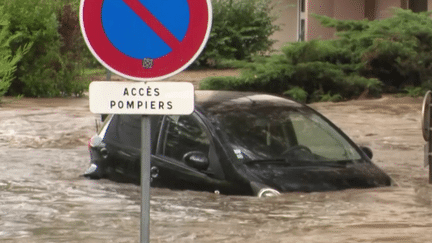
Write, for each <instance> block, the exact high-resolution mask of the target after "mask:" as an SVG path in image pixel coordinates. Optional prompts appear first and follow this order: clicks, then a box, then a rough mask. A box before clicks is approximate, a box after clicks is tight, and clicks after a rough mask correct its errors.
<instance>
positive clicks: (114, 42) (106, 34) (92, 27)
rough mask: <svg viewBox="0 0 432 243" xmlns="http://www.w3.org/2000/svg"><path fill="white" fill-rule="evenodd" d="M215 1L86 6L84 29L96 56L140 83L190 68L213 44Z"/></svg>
mask: <svg viewBox="0 0 432 243" xmlns="http://www.w3.org/2000/svg"><path fill="white" fill-rule="evenodd" d="M211 16H212V9H211V3H210V0H157V1H154V0H82V2H81V9H80V23H81V30H82V33H83V36H84V39H85V41H86V43H87V46H88V47H89V49H90V51H91V52H92V54H93V55H94V56H95V57H96V58H97V59H98V61H99V62H101V63H102V64H103V65H104V66H105V67H106V68H108V69H109V70H111V71H112V72H114V73H116V74H118V75H121V76H123V77H125V78H128V79H132V80H137V81H154V80H162V79H165V78H167V77H170V76H173V75H175V74H177V73H179V72H181V71H182V70H184V69H185V68H187V67H188V66H189V65H190V64H191V63H192V62H193V61H194V60H195V59H196V58H197V57H198V55H199V54H200V53H201V51H202V50H203V49H204V46H205V44H206V42H207V40H208V38H209V35H210V30H211V21H212V17H211Z"/></svg>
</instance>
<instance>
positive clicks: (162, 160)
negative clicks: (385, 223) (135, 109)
mask: <svg viewBox="0 0 432 243" xmlns="http://www.w3.org/2000/svg"><path fill="white" fill-rule="evenodd" d="M195 95H196V101H195V111H194V112H193V113H192V114H191V115H182V116H172V115H166V116H152V117H151V122H152V124H151V125H152V127H151V142H152V156H151V171H150V172H149V173H151V178H152V185H153V186H163V187H169V188H179V189H193V190H207V191H220V192H221V193H226V194H242V195H257V196H271V195H276V194H279V193H280V192H292V191H299V192H300V191H301V192H313V191H330V190H343V189H348V188H371V187H380V186H390V185H391V184H392V179H391V178H390V177H389V176H388V175H387V174H386V173H385V172H383V171H382V170H381V169H380V168H378V167H377V166H376V165H374V164H373V163H372V162H371V160H370V159H371V157H372V152H371V151H370V149H367V148H362V149H360V148H359V147H358V146H357V145H356V144H354V143H353V142H352V141H351V140H350V139H349V138H348V137H347V136H346V135H345V134H344V133H343V132H342V131H341V130H340V129H339V128H337V127H336V126H335V125H334V124H332V123H331V122H330V121H329V120H327V119H326V118H325V117H323V116H322V115H320V114H319V113H317V112H316V111H314V110H313V109H311V108H309V107H308V106H306V105H303V104H300V103H297V102H295V101H292V100H289V99H286V98H282V97H277V96H273V95H266V94H259V93H245V92H229V91H196V94H195ZM140 121H141V119H140V116H139V115H110V116H108V117H107V119H106V122H105V123H104V126H103V127H102V129H101V130H100V132H99V134H97V135H95V136H94V137H93V138H92V139H91V140H90V143H89V149H90V154H91V166H90V168H89V169H88V170H87V171H86V173H85V176H87V177H90V178H103V177H107V178H111V179H113V180H118V181H127V182H136V183H139V179H140V178H139V177H140V173H139V172H140V146H141V145H140V141H141V128H140V124H141V122H140Z"/></svg>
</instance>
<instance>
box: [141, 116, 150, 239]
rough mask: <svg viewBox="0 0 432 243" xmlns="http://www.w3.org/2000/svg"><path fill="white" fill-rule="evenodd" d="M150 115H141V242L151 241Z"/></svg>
mask: <svg viewBox="0 0 432 243" xmlns="http://www.w3.org/2000/svg"><path fill="white" fill-rule="evenodd" d="M150 127H151V121H150V116H146V115H143V116H142V117H141V243H149V242H150V157H151V139H150V138H151V137H150V135H151V130H150Z"/></svg>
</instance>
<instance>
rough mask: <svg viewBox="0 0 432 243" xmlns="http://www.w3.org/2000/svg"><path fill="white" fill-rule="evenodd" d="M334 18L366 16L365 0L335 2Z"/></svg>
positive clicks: (362, 17)
mask: <svg viewBox="0 0 432 243" xmlns="http://www.w3.org/2000/svg"><path fill="white" fill-rule="evenodd" d="M333 17H334V18H336V19H343V20H345V19H357V20H361V19H364V18H365V0H343V1H335V2H334V15H333Z"/></svg>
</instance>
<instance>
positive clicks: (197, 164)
mask: <svg viewBox="0 0 432 243" xmlns="http://www.w3.org/2000/svg"><path fill="white" fill-rule="evenodd" d="M183 161H184V162H185V163H186V164H187V165H189V166H191V167H193V168H195V169H197V170H207V168H208V166H209V164H210V163H209V159H208V158H207V156H206V155H205V154H204V153H203V152H200V151H192V152H188V153H186V154H185V155H184V156H183Z"/></svg>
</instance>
